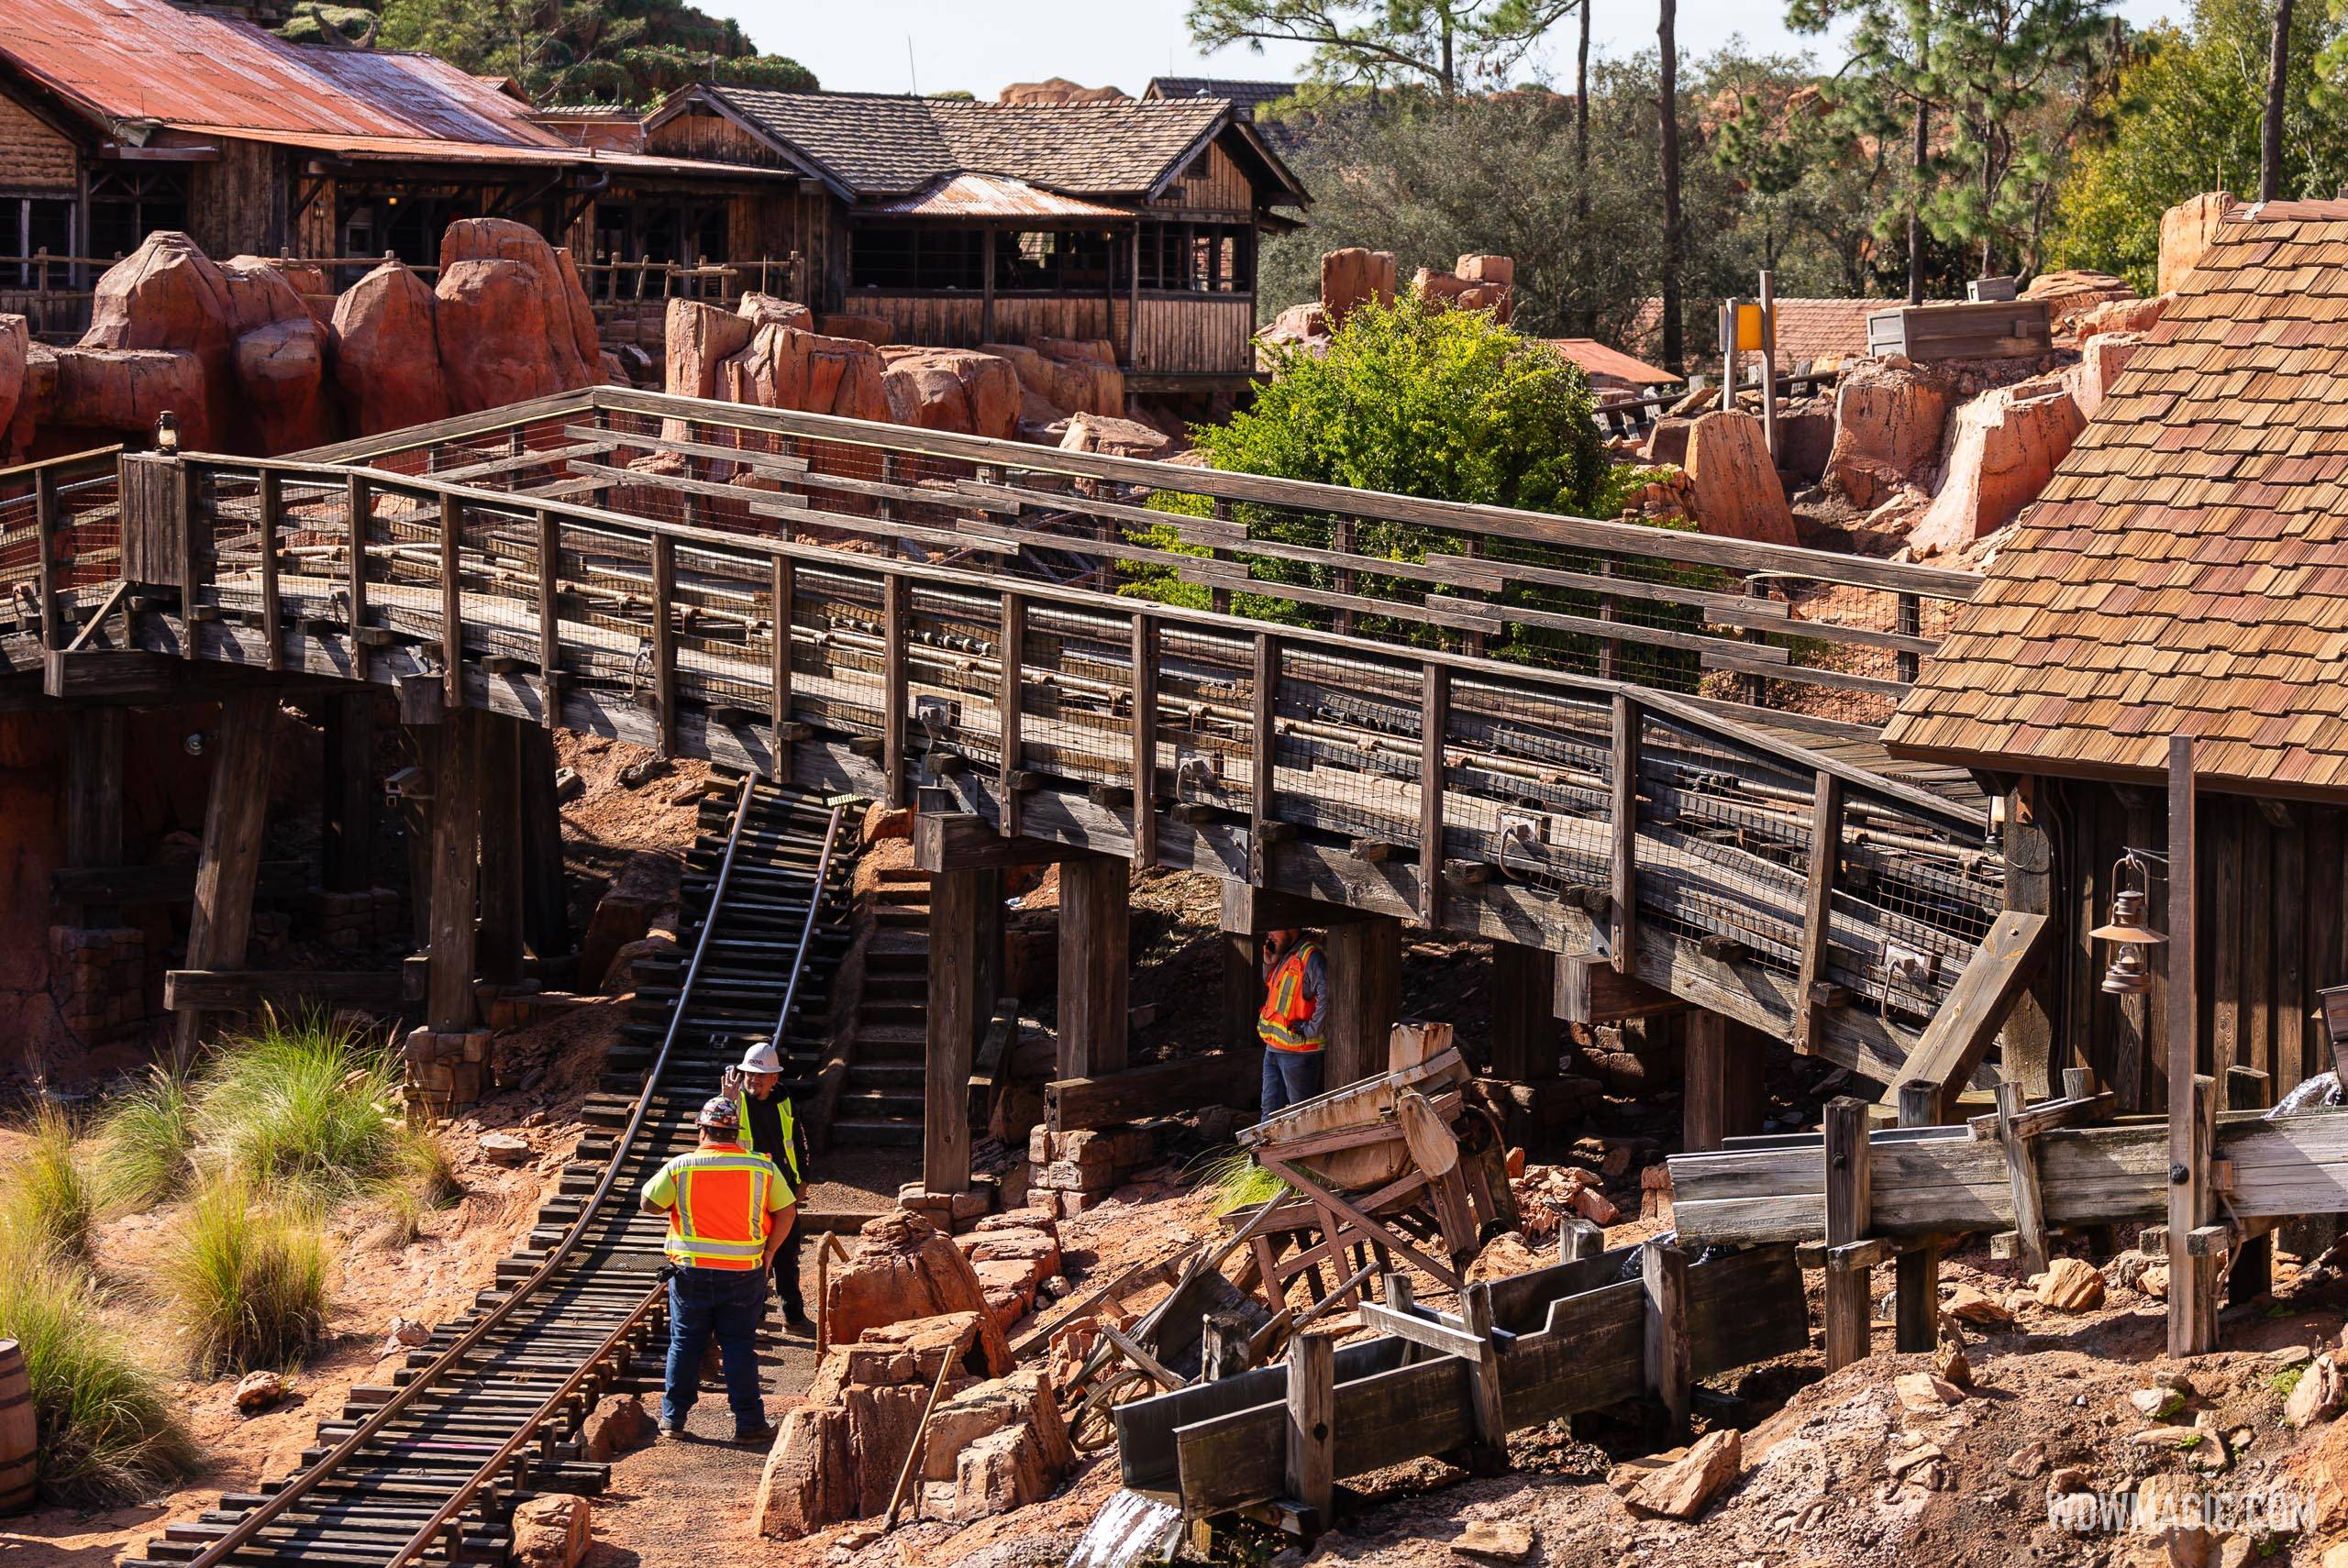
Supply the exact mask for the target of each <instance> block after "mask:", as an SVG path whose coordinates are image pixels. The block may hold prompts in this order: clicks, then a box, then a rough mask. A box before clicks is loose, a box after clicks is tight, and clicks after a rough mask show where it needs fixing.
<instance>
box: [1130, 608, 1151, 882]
mask: <svg viewBox="0 0 2348 1568" xmlns="http://www.w3.org/2000/svg"><path fill="white" fill-rule="evenodd" d="M1133 661H1134V679H1133V694H1134V713H1133V724H1134V761H1133V775H1134V864H1135V865H1136V866H1155V865H1157V622H1156V621H1153V620H1151V619H1150V618H1149V616H1148V615H1146V614H1145V613H1140V612H1135V615H1134V637H1133Z"/></svg>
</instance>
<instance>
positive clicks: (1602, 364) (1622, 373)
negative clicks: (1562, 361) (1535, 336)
mask: <svg viewBox="0 0 2348 1568" xmlns="http://www.w3.org/2000/svg"><path fill="white" fill-rule="evenodd" d="M1547 342H1548V345H1549V347H1550V348H1555V349H1556V351H1557V352H1558V353H1560V354H1563V355H1564V356H1565V357H1566V358H1567V359H1571V360H1572V361H1573V362H1574V363H1575V364H1577V365H1579V366H1580V367H1581V368H1582V370H1583V373H1584V374H1586V375H1589V376H1591V377H1598V376H1605V377H1609V378H1611V379H1612V380H1614V381H1623V382H1626V383H1628V384H1629V385H1631V386H1634V387H1659V386H1667V385H1669V384H1670V383H1671V382H1673V381H1678V380H1679V378H1678V376H1675V375H1673V374H1672V373H1671V372H1670V371H1669V370H1656V368H1655V367H1654V366H1653V365H1649V364H1645V363H1644V362H1642V361H1640V360H1637V359H1633V358H1631V356H1629V355H1628V354H1625V353H1623V351H1622V350H1621V349H1619V348H1608V347H1607V346H1606V345H1605V344H1603V343H1600V341H1599V340H1598V339H1597V338H1595V337H1552V338H1549V339H1547Z"/></svg>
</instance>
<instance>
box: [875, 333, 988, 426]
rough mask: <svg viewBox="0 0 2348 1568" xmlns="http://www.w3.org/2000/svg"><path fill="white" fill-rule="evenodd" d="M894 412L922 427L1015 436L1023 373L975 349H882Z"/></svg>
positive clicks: (883, 381)
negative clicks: (1020, 379)
mask: <svg viewBox="0 0 2348 1568" xmlns="http://www.w3.org/2000/svg"><path fill="white" fill-rule="evenodd" d="M881 361H882V364H883V367H884V368H883V370H882V371H881V387H882V390H883V391H884V392H886V394H887V396H888V400H889V417H890V418H891V419H892V420H893V421H894V422H896V423H897V424H899V425H911V426H913V427H914V428H915V429H920V430H946V431H951V432H952V433H954V434H955V435H958V436H994V437H996V438H998V439H1000V440H1006V441H1007V440H1010V439H1012V438H1013V437H1014V436H1017V435H1018V434H1019V409H1020V396H1019V374H1018V372H1017V371H1016V370H1013V369H1012V367H1011V363H1010V361H1009V360H1006V359H997V358H996V357H995V356H994V355H992V354H981V353H980V352H979V351H978V350H977V349H975V348H883V349H882V350H881Z"/></svg>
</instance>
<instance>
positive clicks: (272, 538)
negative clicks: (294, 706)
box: [257, 469, 285, 672]
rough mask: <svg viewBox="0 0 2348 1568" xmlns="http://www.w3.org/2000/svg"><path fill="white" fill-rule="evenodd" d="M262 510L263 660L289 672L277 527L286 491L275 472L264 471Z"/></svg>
mask: <svg viewBox="0 0 2348 1568" xmlns="http://www.w3.org/2000/svg"><path fill="white" fill-rule="evenodd" d="M259 502H260V504H259V507H258V510H259V512H260V518H259V525H260V526H259V529H258V533H257V537H258V539H259V541H260V636H261V642H262V643H263V645H264V646H266V647H267V649H268V652H267V653H266V654H265V655H264V656H263V657H264V658H265V660H266V662H267V663H268V666H269V668H270V669H271V671H272V672H274V671H278V670H282V669H283V668H285V606H284V605H282V604H281V603H279V602H278V600H277V549H278V545H277V525H278V521H279V518H280V515H281V513H282V511H283V509H284V506H283V491H282V487H281V484H280V480H279V475H278V472H277V470H276V469H261V471H260V497H259Z"/></svg>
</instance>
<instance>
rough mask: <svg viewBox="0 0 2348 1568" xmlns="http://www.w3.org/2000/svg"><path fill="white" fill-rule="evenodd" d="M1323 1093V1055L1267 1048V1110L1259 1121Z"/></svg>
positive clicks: (1265, 1088)
mask: <svg viewBox="0 0 2348 1568" xmlns="http://www.w3.org/2000/svg"><path fill="white" fill-rule="evenodd" d="M1320 1092H1321V1053H1320V1052H1318V1051H1275V1050H1273V1049H1272V1048H1271V1047H1270V1046H1268V1045H1267V1046H1265V1047H1264V1108H1263V1110H1261V1111H1260V1112H1258V1113H1257V1120H1259V1121H1260V1120H1261V1119H1262V1118H1263V1117H1266V1116H1269V1115H1270V1114H1272V1112H1274V1111H1276V1110H1287V1109H1288V1108H1289V1107H1290V1106H1291V1105H1294V1104H1296V1103H1297V1102H1298V1101H1299V1100H1306V1099H1312V1097H1313V1096H1314V1095H1316V1094H1319V1093H1320Z"/></svg>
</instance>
